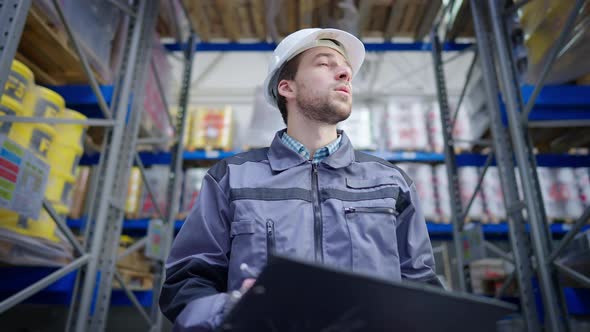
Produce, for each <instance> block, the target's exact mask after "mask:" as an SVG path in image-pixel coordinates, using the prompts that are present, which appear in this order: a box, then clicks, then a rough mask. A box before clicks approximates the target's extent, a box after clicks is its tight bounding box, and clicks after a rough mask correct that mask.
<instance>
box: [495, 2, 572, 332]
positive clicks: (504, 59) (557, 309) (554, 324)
mask: <svg viewBox="0 0 590 332" xmlns="http://www.w3.org/2000/svg"><path fill="white" fill-rule="evenodd" d="M503 4H504V1H497V0H488V10H489V12H490V21H491V25H492V28H493V41H494V42H495V45H496V47H495V51H496V54H497V56H498V67H499V77H500V79H501V81H502V87H503V91H502V92H503V98H504V101H505V103H506V113H507V115H508V126H509V129H510V136H511V138H512V142H513V144H514V148H515V150H514V154H515V157H516V161H517V166H518V171H519V174H520V179H521V181H522V188H523V193H524V199H525V203H526V204H525V205H526V209H527V216H528V219H529V224H530V229H531V240H532V248H533V252H534V257H535V259H536V262H537V273H538V277H539V285H540V288H541V295H542V298H543V306H544V308H545V321H546V324H545V325H546V328H547V330H548V331H552V332H555V331H565V330H566V329H567V324H566V323H565V322H566V318H567V313H566V312H565V310H564V309H565V306H564V304H563V303H561V302H560V299H563V297H562V294H561V289H560V286H559V282H558V278H557V273H556V270H555V268H554V267H553V266H552V265H551V264H550V261H549V260H548V257H549V254H550V250H551V245H550V240H551V239H550V238H549V236H548V234H549V226H548V225H547V222H546V220H547V216H546V214H545V207H544V206H543V200H542V196H541V193H540V190H539V179H538V177H537V172H536V161H535V158H534V155H533V153H532V149H531V146H530V141H529V140H528V138H527V135H528V134H527V132H526V130H525V128H524V126H523V123H522V117H521V115H520V113H521V111H522V102H521V100H522V96H520V92H519V91H520V87H519V86H518V84H517V80H516V75H515V72H514V67H513V62H512V58H511V54H510V48H509V47H510V46H509V45H510V44H509V42H508V38H507V36H506V32H505V27H504V21H503V17H502V12H503V8H502V6H503ZM510 210H512V209H510Z"/></svg>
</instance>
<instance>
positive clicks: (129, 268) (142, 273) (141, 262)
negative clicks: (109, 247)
mask: <svg viewBox="0 0 590 332" xmlns="http://www.w3.org/2000/svg"><path fill="white" fill-rule="evenodd" d="M134 242H135V240H134V239H133V238H131V237H129V236H127V235H122V236H121V239H120V241H119V255H121V254H123V252H124V251H125V250H126V249H127V248H129V247H130V246H132V245H133V243H134ZM151 266H152V264H151V261H150V259H149V258H147V257H146V256H145V254H144V252H143V250H134V251H133V252H131V253H128V254H126V255H125V256H123V257H122V258H121V259H119V260H117V271H118V272H119V274H120V275H121V277H122V278H123V281H124V282H125V285H126V286H127V287H128V288H129V289H130V290H151V289H152V288H153V287H154V275H153V274H152V273H151ZM113 288H115V289H120V288H122V287H121V285H120V284H119V282H118V281H117V280H114V281H113Z"/></svg>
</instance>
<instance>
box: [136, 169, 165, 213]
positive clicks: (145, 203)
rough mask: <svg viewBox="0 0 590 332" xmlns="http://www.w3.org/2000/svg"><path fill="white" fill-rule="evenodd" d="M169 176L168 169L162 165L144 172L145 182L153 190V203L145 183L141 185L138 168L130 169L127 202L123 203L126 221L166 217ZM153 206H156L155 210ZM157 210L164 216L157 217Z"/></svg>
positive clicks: (141, 180)
mask: <svg viewBox="0 0 590 332" xmlns="http://www.w3.org/2000/svg"><path fill="white" fill-rule="evenodd" d="M169 174H170V167H168V166H164V165H154V166H152V167H151V168H148V169H146V170H145V177H146V180H147V181H148V182H149V187H150V189H151V190H153V194H154V196H155V199H156V201H155V202H154V200H153V199H152V197H151V195H150V193H149V191H148V190H147V188H146V185H145V183H143V179H142V176H141V173H140V171H139V168H137V167H133V168H132V169H131V175H130V177H129V184H128V187H127V200H126V202H125V216H126V217H127V219H138V218H152V217H162V218H166V217H167V213H168V200H167V191H168V178H169ZM155 204H157V208H156V206H155ZM158 208H159V211H160V212H162V213H163V214H164V216H159V215H158Z"/></svg>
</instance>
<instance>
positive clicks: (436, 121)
mask: <svg viewBox="0 0 590 332" xmlns="http://www.w3.org/2000/svg"><path fill="white" fill-rule="evenodd" d="M472 90H473V91H479V89H478V88H474V89H472ZM474 98H479V96H478V95H477V94H475V92H474ZM481 102H482V101H477V100H475V99H474V101H473V102H470V101H467V100H466V101H463V104H462V105H461V110H459V114H458V115H457V122H456V123H455V126H454V127H453V138H454V139H455V140H456V141H455V149H456V151H455V152H456V153H458V152H460V151H463V150H465V151H469V150H471V148H472V147H473V144H471V143H470V142H467V141H468V140H474V139H478V138H480V137H481V136H482V135H483V133H484V132H485V130H486V129H487V123H488V122H489V121H487V118H486V117H485V112H484V111H482V110H481V107H482V105H480V106H479V108H478V109H476V108H475V107H476V104H475V103H481ZM456 104H457V101H456V100H454V99H453V98H449V111H450V113H451V114H454V113H455V110H456ZM428 106H429V107H426V108H425V110H424V111H425V117H426V119H427V123H428V138H429V141H430V145H431V146H432V150H433V151H435V152H438V153H442V152H444V139H443V126H442V122H441V118H440V105H439V103H438V102H432V103H429V104H428ZM451 120H452V119H451Z"/></svg>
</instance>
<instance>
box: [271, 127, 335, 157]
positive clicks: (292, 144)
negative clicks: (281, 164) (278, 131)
mask: <svg viewBox="0 0 590 332" xmlns="http://www.w3.org/2000/svg"><path fill="white" fill-rule="evenodd" d="M281 140H282V141H283V143H285V145H287V146H288V147H289V148H290V149H291V150H293V151H295V152H297V153H298V154H300V155H301V156H302V157H303V158H305V159H306V160H309V159H311V158H310V154H309V151H308V150H307V148H306V147H305V146H304V145H303V144H301V142H299V141H297V140H296V139H294V138H293V137H291V136H289V135H287V132H284V133H283V136H281ZM340 141H342V135H338V138H336V139H335V140H334V141H332V142H331V143H330V144H328V145H326V146H324V147H322V148H319V149H318V150H317V151H316V152H315V153H314V155H313V160H312V163H319V162H321V161H322V160H324V159H326V158H328V157H329V156H330V155H331V154H333V153H334V152H336V150H338V148H339V147H340Z"/></svg>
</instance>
